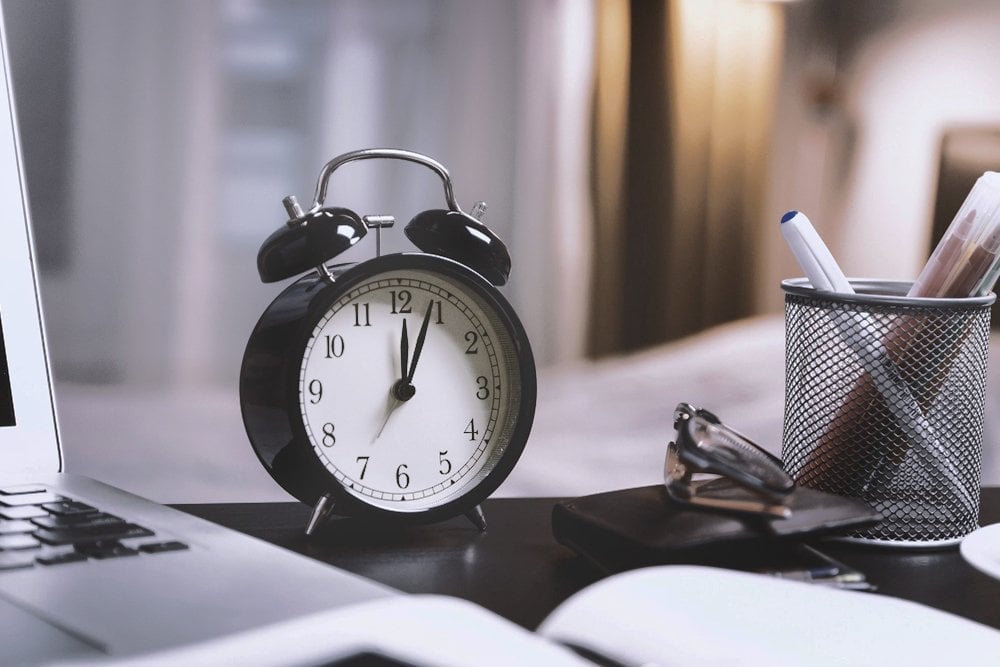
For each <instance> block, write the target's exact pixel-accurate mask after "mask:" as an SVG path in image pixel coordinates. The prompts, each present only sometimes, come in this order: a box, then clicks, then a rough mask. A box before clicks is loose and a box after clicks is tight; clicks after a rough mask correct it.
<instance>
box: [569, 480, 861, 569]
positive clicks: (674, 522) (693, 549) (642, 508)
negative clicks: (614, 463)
mask: <svg viewBox="0 0 1000 667" xmlns="http://www.w3.org/2000/svg"><path fill="white" fill-rule="evenodd" d="M789 506H790V508H791V509H792V515H791V516H790V517H788V518H785V519H779V518H765V517H763V516H740V515H735V514H723V513H720V512H712V511H706V510H701V509H692V508H690V507H687V506H680V505H677V504H675V503H673V502H671V501H670V500H669V499H668V497H667V492H666V489H665V488H664V487H663V486H662V485H654V486H644V487H639V488H634V489H624V490H621V491H611V492H608V493H599V494H596V495H591V496H584V497H581V498H576V499H573V500H566V501H562V502H559V503H557V504H556V505H555V507H554V508H553V510H552V531H553V534H554V536H555V538H556V540H557V541H558V542H559V543H561V544H563V545H565V546H567V547H569V548H570V549H572V550H573V551H575V552H577V553H578V554H580V555H581V556H583V557H584V558H586V559H587V560H589V561H591V562H592V563H593V564H594V565H596V566H597V567H598V568H599V569H601V570H602V571H603V572H605V573H613V572H621V571H624V570H628V569H632V568H636V567H645V566H648V565H660V564H667V563H693V564H702V565H718V566H720V567H731V568H736V569H748V570H754V569H760V568H762V567H773V566H775V565H776V564H777V565H780V564H781V561H782V560H786V559H787V558H789V556H790V554H792V553H793V552H794V549H793V547H795V546H797V545H799V544H800V543H801V542H802V540H803V539H804V538H807V537H816V536H820V535H827V534H831V533H837V532H840V531H844V530H846V529H849V528H860V527H864V526H868V525H872V524H874V523H875V522H877V521H878V520H879V518H880V516H879V514H878V513H877V512H875V511H874V510H873V509H872V508H871V507H869V506H868V505H867V504H865V503H864V502H862V501H860V500H856V499H853V498H844V497H841V496H836V495H832V494H829V493H823V492H821V491H815V490H813V489H807V488H804V487H798V488H797V489H796V490H795V492H794V494H793V496H792V498H791V500H790V503H789Z"/></svg>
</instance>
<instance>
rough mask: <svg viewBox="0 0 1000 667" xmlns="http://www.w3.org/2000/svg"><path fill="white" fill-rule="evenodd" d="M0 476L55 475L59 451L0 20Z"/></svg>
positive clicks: (57, 467)
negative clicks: (23, 474) (27, 473)
mask: <svg viewBox="0 0 1000 667" xmlns="http://www.w3.org/2000/svg"><path fill="white" fill-rule="evenodd" d="M0 57H2V58H3V67H0V477H6V476H8V475H11V476H13V475H19V474H21V473H26V472H31V471H38V472H55V471H57V470H59V469H61V466H62V456H61V452H60V449H59V439H58V435H57V430H56V420H55V408H54V402H53V399H52V387H51V381H50V378H49V369H48V359H47V355H46V350H45V342H44V335H43V326H42V316H41V306H40V303H39V296H38V283H37V281H36V279H35V262H34V257H33V255H32V239H31V226H30V221H29V218H28V206H27V197H26V192H25V189H24V183H23V180H22V176H23V170H22V163H21V156H20V151H19V146H18V139H17V126H16V123H15V116H14V99H13V93H12V92H11V89H10V69H9V65H8V61H7V49H6V35H5V32H4V27H3V23H2V20H0Z"/></svg>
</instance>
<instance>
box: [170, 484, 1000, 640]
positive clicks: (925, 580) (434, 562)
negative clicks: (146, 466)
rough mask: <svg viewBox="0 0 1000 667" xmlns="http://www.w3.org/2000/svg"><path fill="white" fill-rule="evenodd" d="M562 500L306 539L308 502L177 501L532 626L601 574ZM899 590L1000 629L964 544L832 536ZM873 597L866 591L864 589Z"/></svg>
mask: <svg viewBox="0 0 1000 667" xmlns="http://www.w3.org/2000/svg"><path fill="white" fill-rule="evenodd" d="M555 502H556V499H552V498H548V499H546V498H530V499H507V498H501V499H493V500H488V501H486V503H485V504H484V511H485V513H486V518H487V521H488V522H489V530H488V531H487V532H485V533H479V532H477V531H476V530H475V529H474V528H472V526H471V524H470V523H469V522H468V521H466V520H464V519H455V520H452V521H448V522H446V523H442V524H436V525H431V526H420V527H416V528H409V529H405V530H399V531H396V532H393V533H390V534H384V533H382V534H373V533H366V532H365V531H361V530H356V529H347V528H343V527H342V526H334V527H332V528H331V529H329V530H327V531H325V532H324V533H323V534H320V535H317V536H314V537H312V538H309V539H307V538H306V537H305V535H304V534H303V532H302V531H303V527H304V526H305V524H306V521H307V520H308V518H309V508H307V507H305V506H303V505H300V504H297V503H251V504H225V505H179V506H178V508H179V509H182V510H184V511H186V512H189V513H191V514H194V515H196V516H200V517H203V518H205V519H208V520H210V521H214V522H216V523H219V524H221V525H224V526H228V527H230V528H234V529H236V530H239V531H242V532H244V533H247V534H249V535H253V536H255V537H259V538H261V539H264V540H266V541H268V542H271V543H273V544H278V545H280V546H283V547H285V548H288V549H291V550H292V551H297V552H299V553H302V554H305V555H307V556H310V557H312V558H316V559H317V560H321V561H324V562H327V563H331V564H333V565H336V566H338V567H341V568H344V569H346V570H349V571H351V572H356V573H358V574H361V575H364V576H366V577H369V578H371V579H375V580H376V581H380V582H382V583H385V584H388V585H389V586H392V587H394V588H398V589H400V590H402V591H406V592H408V593H441V594H447V595H453V596H456V597H460V598H465V599H468V600H472V601H473V602H476V603H478V604H480V605H482V606H483V607H486V608H487V609H490V610H492V611H494V612H496V613H498V614H500V615H501V616H504V617H506V618H508V619H510V620H512V621H514V622H516V623H518V624H520V625H522V626H524V627H526V628H531V629H534V628H535V627H537V625H538V624H539V623H540V622H541V621H542V619H544V618H545V616H546V615H547V614H548V613H549V612H550V611H552V610H553V609H554V608H555V607H556V606H557V605H558V604H559V603H560V602H562V601H563V600H565V599H566V598H567V597H569V596H570V595H572V594H573V593H575V592H576V591H578V590H580V589H582V588H584V587H585V586H587V585H588V584H591V583H593V582H594V581H597V580H598V579H599V578H600V576H601V575H600V574H599V573H597V572H596V571H595V570H593V569H592V568H591V566H590V565H589V564H587V563H586V562H584V561H583V560H581V559H579V558H577V557H576V556H575V555H574V554H573V553H572V552H571V551H569V550H568V549H566V548H565V547H563V546H561V545H560V544H558V543H557V542H556V541H555V540H554V539H553V538H552V531H551V527H550V513H551V511H552V505H553V504H554V503H555ZM980 521H981V523H982V524H983V525H986V524H991V523H997V522H1000V488H989V489H984V491H983V502H982V511H981V519H980ZM823 550H824V551H826V552H827V553H829V554H830V555H832V556H834V557H836V558H839V559H840V560H842V561H844V562H845V563H847V564H850V565H853V566H855V567H857V568H858V569H860V570H862V571H863V572H865V573H866V574H867V575H868V578H869V580H871V581H872V582H873V583H875V584H876V585H877V586H878V587H879V591H880V593H878V594H880V595H894V596H897V597H901V598H906V599H909V600H915V601H917V602H922V603H924V604H927V605H930V606H932V607H937V608H939V609H943V610H946V611H950V612H952V613H955V614H958V615H960V616H965V617H966V618H970V619H972V620H975V621H979V622H980V623H985V624H987V625H991V626H993V627H995V628H998V629H1000V581H998V580H996V579H993V578H991V577H988V576H986V575H984V574H982V573H980V572H979V571H978V570H976V569H974V568H973V567H971V566H970V565H968V564H967V563H966V562H965V560H964V559H963V558H962V556H961V554H959V552H958V549H957V548H955V549H949V550H939V551H919V552H914V551H890V550H885V549H873V548H864V547H855V546H852V545H845V544H825V545H824V546H823ZM859 595H868V593H859Z"/></svg>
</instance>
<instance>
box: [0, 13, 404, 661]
mask: <svg viewBox="0 0 1000 667" xmlns="http://www.w3.org/2000/svg"><path fill="white" fill-rule="evenodd" d="M0 56H2V59H3V67H2V71H0V664H3V665H30V664H42V663H47V662H53V661H66V660H72V659H75V658H89V659H94V658H97V657H99V656H102V655H109V656H128V655H134V654H138V653H144V652H151V651H159V650H164V649H168V648H174V647H177V646H180V645H186V644H189V643H192V642H197V641H202V640H206V639H210V638H216V637H220V636H223V635H226V634H228V633H233V632H238V631H246V630H248V629H253V628H256V627H260V626H263V625H265V624H271V623H274V622H277V621H281V620H287V619H290V618H295V617H298V616H300V615H305V614H309V613H312V612H317V611H321V610H326V609H330V608H333V607H336V606H341V605H348V604H353V603H357V602H361V601H368V600H373V599H377V598H382V597H390V596H394V595H398V593H397V592H396V591H393V590H392V589H390V588H388V587H385V586H382V585H379V584H377V583H375V582H372V581H369V580H367V579H364V578H362V577H359V576H356V575H353V574H351V573H348V572H345V571H342V570H338V569H336V568H334V567H331V566H328V565H325V564H322V563H319V562H317V561H314V560H312V559H309V558H306V557H304V556H300V555H298V554H294V553H291V552H289V551H286V550H284V549H280V548H278V547H275V546H273V545H269V544H267V543H265V542H262V541H260V540H256V539H254V538H251V537H248V536H246V535H242V534H240V533H237V532H235V531H232V530H229V529H225V528H222V527H220V526H217V525H215V524H212V523H210V522H207V521H204V520H201V519H198V518H196V517H193V516H190V515H187V514H185V513H183V512H180V511H177V510H173V509H171V508H168V507H164V506H162V505H159V504H157V503H154V502H151V501H148V500H144V499H142V498H139V497H137V496H134V495H131V494H129V493H126V492H124V491H122V490H120V489H117V488H113V487H111V486H109V485H106V484H103V483H101V482H99V481H96V480H93V479H89V478H85V477H80V476H74V475H71V474H67V473H66V472H64V471H63V456H62V451H61V449H60V442H59V433H58V425H57V420H56V412H55V407H54V401H53V393H52V381H51V375H50V372H49V367H48V360H47V355H46V348H45V342H44V328H43V323H42V317H41V306H40V302H39V292H38V285H37V281H36V275H35V266H34V259H33V255H32V239H31V227H30V220H29V216H28V207H27V197H26V193H25V187H24V183H23V169H22V163H21V158H20V151H19V146H18V138H17V126H16V123H15V115H14V103H13V95H12V92H11V89H10V71H9V67H8V60H7V50H6V38H5V33H4V28H3V24H2V20H0Z"/></svg>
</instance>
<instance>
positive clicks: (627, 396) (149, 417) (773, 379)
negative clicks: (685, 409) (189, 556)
mask: <svg viewBox="0 0 1000 667" xmlns="http://www.w3.org/2000/svg"><path fill="white" fill-rule="evenodd" d="M998 345H1000V334H997V333H994V334H993V339H992V340H991V348H992V349H994V350H996V349H997V346H998ZM988 384H989V387H988V390H987V409H986V424H985V432H986V435H985V447H984V457H983V458H984V463H983V483H984V485H998V484H1000V393H998V391H997V389H998V388H1000V362H997V360H996V359H994V363H991V364H990V367H989V380H988ZM538 387H539V392H538V407H537V410H536V414H535V422H534V427H533V430H532V434H531V438H530V439H529V441H528V445H527V447H526V449H525V452H524V455H523V456H522V458H521V460H520V462H519V463H518V465H517V467H516V468H515V470H514V472H513V473H512V474H511V476H510V477H509V478H508V479H507V481H506V482H505V483H504V484H503V485H502V486H501V487H500V489H499V490H498V492H497V495H500V496H509V497H510V496H564V497H565V496H579V495H585V494H589V493H597V492H601V491H608V490H614V489H620V488H627V487H633V486H643V485H647V484H657V483H659V482H660V481H661V478H662V466H663V456H664V451H665V447H666V443H667V441H668V440H669V439H670V438H671V437H672V434H673V428H672V413H673V409H674V406H675V405H676V404H677V403H678V402H680V401H687V402H689V403H692V404H693V405H696V406H698V407H703V408H707V409H709V410H712V411H713V412H715V413H716V414H718V416H719V417H720V418H722V419H723V420H724V421H725V422H726V423H727V424H729V425H731V426H732V427H734V428H736V429H737V430H739V431H741V432H743V433H744V434H745V435H747V436H749V437H750V438H752V439H754V440H755V441H756V442H758V443H759V444H760V445H762V446H764V447H766V448H767V449H769V450H771V451H772V452H774V453H779V452H780V443H781V431H782V418H783V401H784V323H783V318H782V317H781V316H780V315H773V316H762V317H756V318H752V319H746V320H741V321H738V322H733V323H730V324H726V325H722V326H718V327H715V328H712V329H709V330H707V331H705V332H702V333H700V334H697V335H694V336H691V337H688V338H685V339H682V340H679V341H677V342H673V343H669V344H664V345H660V346H658V347H654V348H650V349H647V350H644V351H642V352H638V353H634V354H630V355H627V356H622V357H617V358H610V359H604V360H601V361H595V362H585V363H584V362H581V363H578V364H574V365H572V366H565V367H561V368H551V369H544V370H542V371H541V372H540V373H539V378H538ZM56 399H57V407H58V410H59V415H60V423H61V427H62V438H63V443H64V447H65V450H66V458H67V465H68V469H69V470H71V471H73V472H78V473H81V474H87V475H91V476H95V477H99V478H101V479H104V480H107V481H109V482H111V483H114V484H117V485H119V486H121V487H123V488H125V489H129V490H131V491H134V492H136V493H139V494H141V495H145V496H148V497H151V498H153V499H155V500H159V501H161V502H253V501H274V500H288V499H289V497H288V496H287V495H286V494H285V493H284V491H282V490H281V489H280V488H279V487H278V486H277V485H276V484H275V483H274V482H273V481H272V480H271V478H270V477H269V476H268V475H267V473H265V472H264V470H263V468H262V467H261V466H260V465H259V464H258V462H257V460H256V458H255V456H254V454H253V451H252V450H251V448H250V445H249V444H248V442H247V440H246V435H245V434H244V431H243V424H242V421H241V418H240V411H239V405H238V401H237V398H236V393H235V389H233V390H232V391H227V390H223V389H220V390H216V391H212V392H199V393H171V394H165V393H163V392H162V391H156V390H148V391H145V392H144V391H136V390H135V389H132V388H129V389H123V388H121V387H115V386H88V385H74V384H64V383H60V384H57V386H56Z"/></svg>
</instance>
